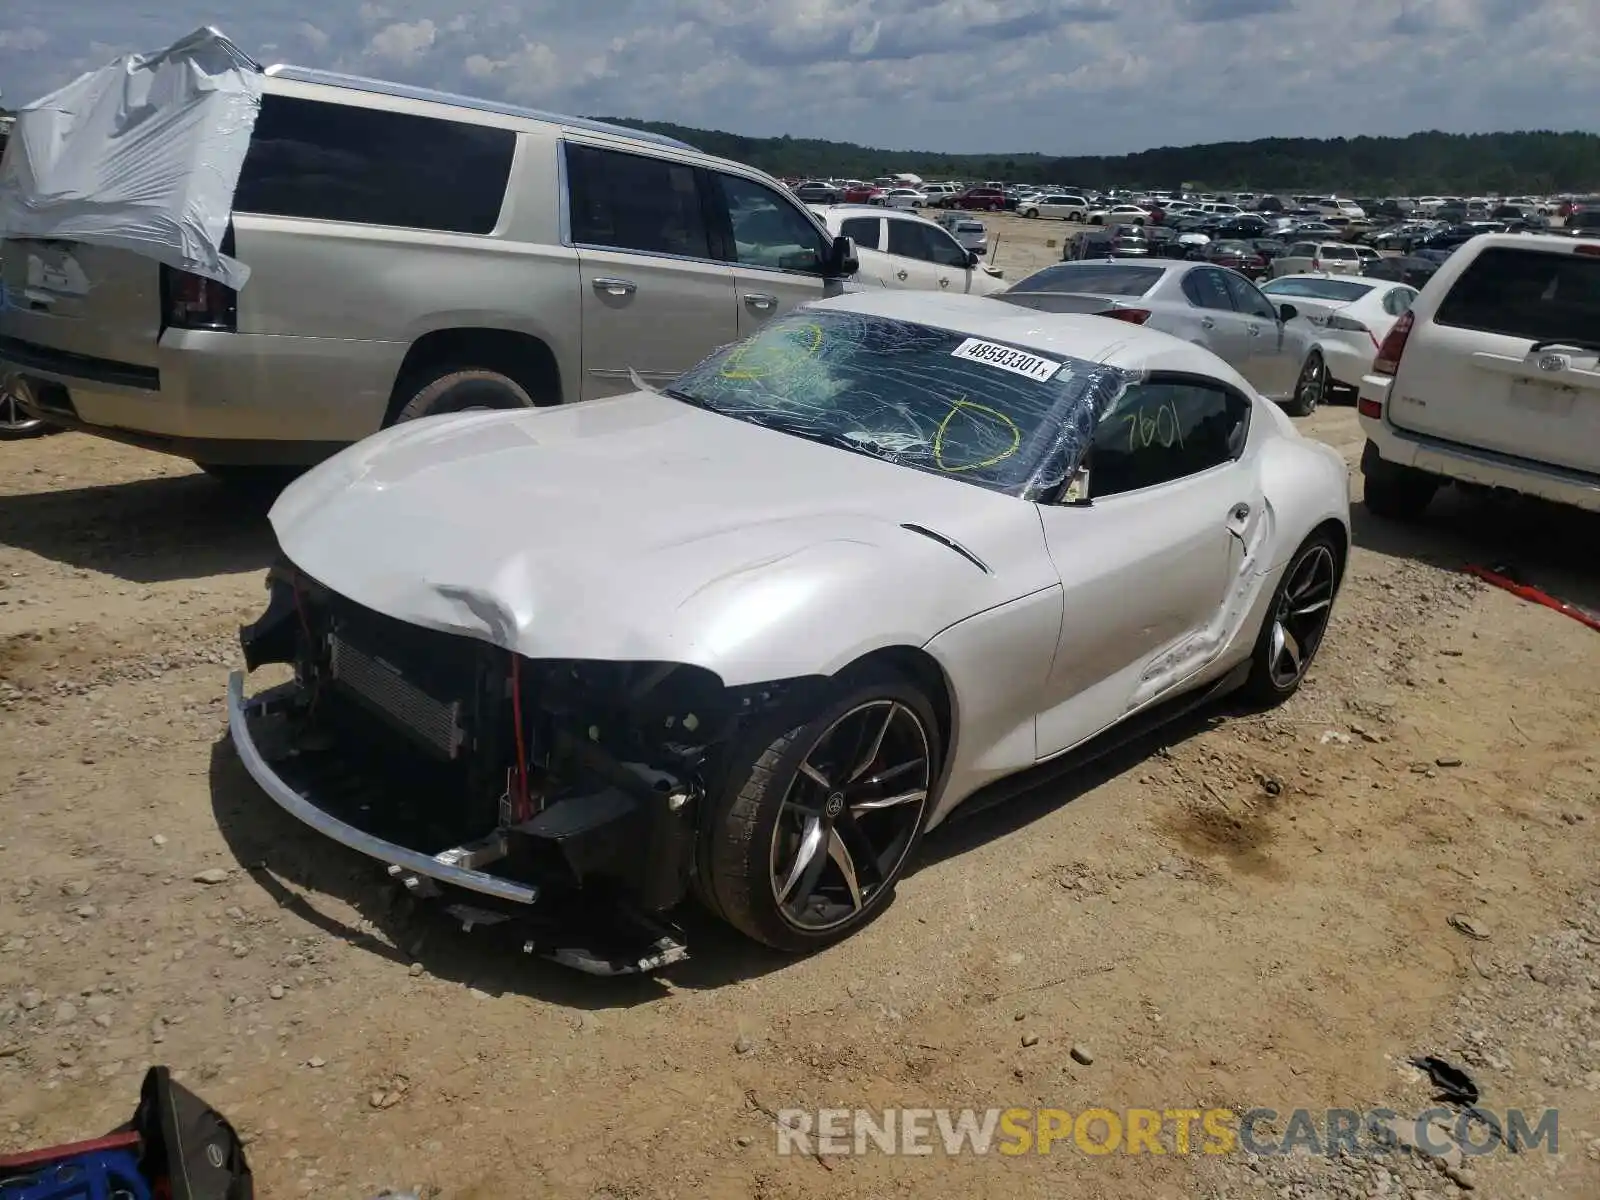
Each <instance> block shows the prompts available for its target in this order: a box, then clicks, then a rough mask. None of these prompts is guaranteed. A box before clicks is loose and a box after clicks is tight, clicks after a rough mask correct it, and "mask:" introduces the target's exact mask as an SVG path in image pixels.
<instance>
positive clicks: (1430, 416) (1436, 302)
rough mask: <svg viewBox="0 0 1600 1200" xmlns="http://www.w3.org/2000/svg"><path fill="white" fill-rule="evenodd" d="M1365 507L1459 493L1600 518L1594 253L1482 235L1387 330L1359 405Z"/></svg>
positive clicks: (1597, 254) (1397, 510) (1520, 237)
mask: <svg viewBox="0 0 1600 1200" xmlns="http://www.w3.org/2000/svg"><path fill="white" fill-rule="evenodd" d="M1358 408H1359V412H1360V415H1361V427H1362V430H1363V431H1364V432H1365V433H1366V436H1367V444H1366V447H1365V450H1364V451H1363V453H1362V456H1361V471H1362V474H1363V476H1364V477H1365V481H1366V503H1367V507H1368V508H1369V509H1371V510H1372V511H1373V512H1374V513H1376V514H1378V515H1379V516H1384V517H1395V518H1410V517H1415V516H1417V515H1419V514H1420V513H1421V512H1422V511H1423V510H1424V509H1425V508H1426V507H1427V506H1428V504H1429V502H1430V501H1431V500H1432V498H1433V496H1434V494H1435V493H1436V492H1437V491H1438V489H1439V488H1440V487H1442V486H1444V485H1446V484H1449V483H1466V484H1473V485H1481V486H1484V487H1492V488H1506V489H1509V490H1511V491H1515V492H1523V493H1526V494H1528V495H1533V496H1540V497H1543V498H1544V499H1546V500H1552V501H1555V502H1557V503H1560V504H1571V505H1575V506H1577V507H1579V508H1583V509H1588V510H1589V511H1592V512H1600V242H1588V241H1578V240H1574V239H1571V238H1565V237H1560V236H1555V235H1550V234H1486V235H1484V236H1482V237H1477V238H1474V239H1473V240H1472V241H1470V242H1468V243H1467V244H1466V245H1464V246H1462V247H1461V248H1460V249H1459V250H1457V251H1456V252H1455V253H1454V254H1453V255H1451V257H1450V258H1449V259H1448V260H1447V261H1446V262H1445V264H1444V265H1443V266H1442V267H1440V268H1439V272H1438V274H1436V275H1435V276H1434V277H1433V278H1432V279H1430V280H1429V281H1428V283H1427V285H1426V286H1425V287H1424V288H1423V289H1422V291H1421V293H1420V294H1419V295H1418V296H1417V298H1416V300H1415V302H1414V303H1413V304H1412V306H1411V309H1410V311H1408V312H1407V313H1406V314H1405V315H1404V316H1402V317H1401V318H1400V320H1399V321H1398V322H1397V323H1396V324H1395V326H1394V328H1393V329H1392V330H1390V332H1389V336H1388V337H1387V338H1385V339H1384V342H1383V346H1382V348H1381V349H1380V350H1379V352H1378V355H1377V360H1376V361H1375V362H1374V364H1373V369H1372V371H1371V372H1370V373H1369V374H1367V375H1365V376H1364V377H1363V378H1362V380H1361V397H1360V400H1359V403H1358Z"/></svg>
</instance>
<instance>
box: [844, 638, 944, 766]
mask: <svg viewBox="0 0 1600 1200" xmlns="http://www.w3.org/2000/svg"><path fill="white" fill-rule="evenodd" d="M880 666H881V667H888V668H890V669H891V670H894V671H896V672H898V673H899V674H901V675H904V676H905V677H906V678H907V679H908V680H910V682H912V683H914V684H915V685H916V686H917V687H918V689H919V690H921V692H922V694H923V695H925V696H926V697H927V698H928V703H929V704H931V705H932V706H933V715H934V717H935V718H936V719H937V720H938V722H939V728H938V730H937V731H936V732H937V733H938V736H939V761H940V767H941V772H942V771H944V770H946V769H948V767H949V764H950V751H951V749H952V747H953V745H954V742H955V722H956V713H957V710H956V701H955V689H954V688H952V687H951V685H950V680H949V677H948V676H946V674H945V671H944V668H943V667H942V666H940V665H939V660H938V659H936V658H934V657H933V655H931V654H929V653H928V652H927V651H926V650H924V649H922V648H921V647H919V646H909V645H898V646H882V647H880V648H878V649H876V650H870V651H868V652H867V653H866V654H863V655H861V656H860V657H858V658H855V659H852V660H851V661H850V662H849V663H847V664H846V665H845V666H844V667H842V668H841V669H840V670H839V671H837V672H835V678H838V677H841V676H845V675H848V674H853V673H855V672H858V671H863V670H870V669H871V668H873V667H880Z"/></svg>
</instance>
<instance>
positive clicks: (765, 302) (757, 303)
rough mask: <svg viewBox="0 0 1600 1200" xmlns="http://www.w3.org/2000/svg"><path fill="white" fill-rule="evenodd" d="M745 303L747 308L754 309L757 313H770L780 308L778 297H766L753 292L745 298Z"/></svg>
mask: <svg viewBox="0 0 1600 1200" xmlns="http://www.w3.org/2000/svg"><path fill="white" fill-rule="evenodd" d="M744 303H745V307H746V308H753V309H755V310H756V311H757V312H770V311H771V310H772V309H774V308H777V307H778V298H777V297H776V296H765V295H762V294H761V293H759V292H751V293H750V294H749V295H748V296H746V297H745V298H744Z"/></svg>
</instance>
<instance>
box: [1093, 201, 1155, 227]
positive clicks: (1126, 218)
mask: <svg viewBox="0 0 1600 1200" xmlns="http://www.w3.org/2000/svg"><path fill="white" fill-rule="evenodd" d="M1088 223H1089V224H1090V225H1148V224H1149V223H1150V211H1149V209H1144V208H1140V207H1139V206H1138V205H1137V204H1113V205H1112V206H1111V207H1110V208H1096V209H1093V210H1091V211H1090V213H1089V216H1088Z"/></svg>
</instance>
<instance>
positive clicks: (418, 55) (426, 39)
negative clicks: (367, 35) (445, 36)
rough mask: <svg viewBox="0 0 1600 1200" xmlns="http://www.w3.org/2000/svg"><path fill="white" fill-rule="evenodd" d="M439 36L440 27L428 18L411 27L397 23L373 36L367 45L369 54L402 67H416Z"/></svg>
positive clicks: (412, 24) (416, 22) (403, 23)
mask: <svg viewBox="0 0 1600 1200" xmlns="http://www.w3.org/2000/svg"><path fill="white" fill-rule="evenodd" d="M438 34H439V28H438V26H436V25H435V24H434V23H433V22H432V21H430V20H429V19H428V18H427V17H424V18H422V20H420V21H414V22H412V23H411V24H409V25H408V24H406V23H405V22H404V21H396V22H394V23H393V24H392V25H385V26H384V27H383V28H382V29H380V30H378V32H377V33H375V34H373V35H372V40H371V41H369V42H368V43H367V53H369V54H371V55H373V56H374V57H376V58H383V59H388V60H389V61H390V62H393V63H397V64H398V65H400V66H402V67H414V66H416V65H417V63H419V62H421V61H422V56H423V55H424V54H426V53H427V52H428V48H429V47H430V46H432V45H433V39H434V38H435V37H437V36H438Z"/></svg>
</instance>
